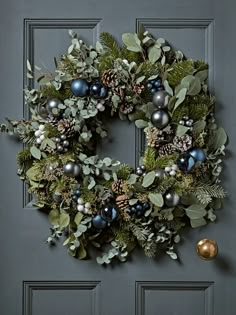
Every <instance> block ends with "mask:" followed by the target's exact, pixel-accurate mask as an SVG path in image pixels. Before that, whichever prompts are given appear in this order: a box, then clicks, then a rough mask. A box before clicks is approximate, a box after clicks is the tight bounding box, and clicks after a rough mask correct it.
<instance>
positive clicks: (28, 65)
mask: <svg viewBox="0 0 236 315" xmlns="http://www.w3.org/2000/svg"><path fill="white" fill-rule="evenodd" d="M26 64H27V69H28V70H29V71H30V72H32V67H31V64H30V62H29V59H27V61H26Z"/></svg>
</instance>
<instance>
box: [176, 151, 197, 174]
mask: <svg viewBox="0 0 236 315" xmlns="http://www.w3.org/2000/svg"><path fill="white" fill-rule="evenodd" d="M176 164H177V166H178V168H179V169H180V170H181V171H183V172H190V171H191V170H192V169H193V167H194V166H195V164H196V161H195V159H194V158H193V157H192V156H191V155H190V154H189V153H188V152H186V153H183V154H181V155H180V157H179V158H178V159H177V161H176Z"/></svg>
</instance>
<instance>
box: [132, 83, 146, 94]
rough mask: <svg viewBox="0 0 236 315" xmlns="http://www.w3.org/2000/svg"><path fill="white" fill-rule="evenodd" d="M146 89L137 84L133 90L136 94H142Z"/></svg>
mask: <svg viewBox="0 0 236 315" xmlns="http://www.w3.org/2000/svg"><path fill="white" fill-rule="evenodd" d="M144 89H145V86H144V85H143V84H141V83H136V84H134V85H133V86H132V90H133V91H134V93H136V94H141V93H142V91H143V90H144Z"/></svg>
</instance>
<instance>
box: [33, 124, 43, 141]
mask: <svg viewBox="0 0 236 315" xmlns="http://www.w3.org/2000/svg"><path fill="white" fill-rule="evenodd" d="M44 129H45V127H44V125H39V128H38V130H36V131H35V133H34V135H35V137H36V142H37V143H38V144H41V143H42V141H43V140H44V139H45V136H44V133H45V131H44Z"/></svg>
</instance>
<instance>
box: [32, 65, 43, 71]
mask: <svg viewBox="0 0 236 315" xmlns="http://www.w3.org/2000/svg"><path fill="white" fill-rule="evenodd" d="M34 69H35V70H38V71H41V70H42V69H41V68H40V67H38V66H36V65H34Z"/></svg>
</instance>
